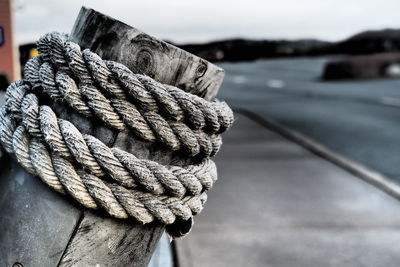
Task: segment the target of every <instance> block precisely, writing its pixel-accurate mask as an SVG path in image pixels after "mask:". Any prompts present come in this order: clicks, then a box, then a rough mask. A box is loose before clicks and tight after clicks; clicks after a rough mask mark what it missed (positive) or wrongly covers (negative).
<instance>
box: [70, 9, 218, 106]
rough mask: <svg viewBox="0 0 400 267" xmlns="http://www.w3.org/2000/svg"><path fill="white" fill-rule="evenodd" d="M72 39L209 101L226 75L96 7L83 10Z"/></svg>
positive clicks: (106, 56)
mask: <svg viewBox="0 0 400 267" xmlns="http://www.w3.org/2000/svg"><path fill="white" fill-rule="evenodd" d="M70 39H71V40H72V41H74V42H77V43H79V44H80V45H81V46H82V47H84V48H90V49H91V50H92V51H94V52H96V53H97V54H99V55H100V56H101V57H102V58H103V59H109V60H115V61H117V62H120V63H122V64H124V65H126V66H127V67H128V68H129V69H131V70H132V71H133V72H136V73H144V74H146V75H148V76H150V77H152V78H154V79H156V80H158V81H159V82H162V83H166V84H170V85H174V86H177V87H179V88H181V89H183V90H185V91H187V92H191V93H193V94H196V95H199V96H203V97H204V98H206V99H208V100H210V99H212V98H213V97H214V96H215V95H216V94H217V92H218V89H219V87H220V86H221V83H222V80H223V78H224V70H223V69H221V68H219V67H217V66H216V65H213V64H211V63H209V62H207V61H205V60H203V59H201V58H199V57H197V56H195V55H193V54H190V53H188V52H186V51H184V50H182V49H179V48H177V47H175V46H173V45H171V44H168V43H166V42H163V41H160V40H158V39H156V38H154V37H152V36H150V35H147V34H145V33H143V32H141V31H139V30H138V29H135V28H133V27H131V26H129V25H127V24H125V23H123V22H120V21H117V20H115V19H113V18H110V17H108V16H106V15H103V14H100V13H99V12H96V11H94V10H93V9H87V8H84V7H83V8H82V9H81V11H80V13H79V16H78V19H77V20H76V22H75V25H74V28H73V30H72V32H71V35H70Z"/></svg>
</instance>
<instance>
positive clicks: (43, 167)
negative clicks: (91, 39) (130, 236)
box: [0, 32, 234, 237]
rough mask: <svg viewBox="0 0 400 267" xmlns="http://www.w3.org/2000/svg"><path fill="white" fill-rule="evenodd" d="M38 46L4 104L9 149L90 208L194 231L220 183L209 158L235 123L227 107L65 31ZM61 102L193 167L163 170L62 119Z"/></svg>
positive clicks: (1, 124)
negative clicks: (103, 53) (106, 56)
mask: <svg viewBox="0 0 400 267" xmlns="http://www.w3.org/2000/svg"><path fill="white" fill-rule="evenodd" d="M37 47H38V51H39V56H37V57H34V58H32V59H30V60H29V61H28V62H27V64H26V66H25V69H24V79H23V80H21V81H16V82H14V83H12V84H11V85H10V86H9V87H8V89H7V93H6V105H5V106H4V107H2V108H0V143H1V145H2V147H3V148H4V150H5V151H7V152H8V153H10V154H13V155H14V156H15V158H16V159H17V161H18V162H19V163H20V165H21V166H22V167H23V168H24V169H25V170H26V171H27V172H29V173H31V174H32V175H35V176H38V177H40V179H41V180H42V181H43V182H45V183H46V184H47V185H49V186H50V187H51V188H52V189H54V190H56V191H57V192H59V193H62V194H65V195H69V196H71V197H72V198H74V199H75V200H76V201H77V202H78V203H80V204H81V205H82V206H84V207H85V208H89V209H101V210H104V211H105V212H107V213H108V214H109V215H111V216H113V217H115V218H119V219H128V218H133V219H134V220H135V221H138V222H140V223H143V224H145V223H150V222H153V221H159V222H162V223H164V224H166V225H167V228H166V229H167V231H168V233H169V234H170V235H171V236H172V237H181V236H184V235H185V234H187V233H188V232H189V231H190V229H191V227H192V224H193V220H192V218H193V216H194V215H196V214H198V213H199V212H200V211H201V210H202V209H203V206H204V203H205V201H206V199H207V195H206V192H207V191H208V190H209V189H210V188H211V187H212V185H213V184H214V182H215V181H216V180H217V171H216V166H215V163H214V162H213V161H212V160H211V159H210V157H212V156H214V155H215V154H216V153H217V151H218V150H219V148H220V146H221V136H220V135H221V133H223V132H224V131H226V130H227V129H228V128H229V127H230V126H231V125H232V123H233V120H234V118H233V113H232V110H231V109H230V108H229V107H228V105H227V104H226V103H225V102H220V101H217V100H214V101H207V100H205V99H203V98H201V97H198V96H196V95H193V94H190V93H187V92H184V91H183V90H181V89H179V88H176V87H174V86H170V85H166V84H161V83H159V82H157V81H155V80H153V79H152V78H150V77H147V76H145V75H142V74H136V73H133V72H131V71H130V70H129V69H128V68H127V67H125V66H124V65H122V64H120V63H117V62H114V61H106V60H102V59H101V58H100V57H99V56H98V55H97V54H95V53H93V52H91V51H90V50H88V49H86V50H83V51H82V50H81V48H80V47H79V45H77V44H76V43H73V42H70V41H68V40H67V36H66V35H63V34H60V33H55V32H53V33H49V34H46V35H44V36H43V37H41V38H40V39H39V41H38V42H37ZM49 102H50V105H49V104H48V103H49ZM46 104H48V105H46ZM55 104H56V105H55ZM57 105H58V106H60V105H65V106H66V107H67V108H69V109H72V110H74V111H76V112H77V113H78V114H80V115H82V116H84V117H86V118H89V119H90V120H93V121H99V122H101V123H102V124H104V125H105V126H107V127H108V128H110V129H113V130H115V131H117V132H127V133H129V135H131V136H134V137H135V138H137V139H138V140H141V141H142V142H145V143H149V144H154V145H155V147H159V148H160V149H161V148H162V149H163V150H162V151H169V152H168V153H175V154H179V155H184V158H185V162H186V163H185V164H178V163H177V164H161V163H158V162H157V161H155V160H151V159H147V158H139V157H138V156H137V155H134V154H132V153H130V152H127V151H124V150H122V149H120V148H117V147H112V148H110V147H108V146H107V145H106V144H105V143H103V142H102V141H100V140H99V139H97V138H96V137H94V136H92V135H89V134H86V133H83V132H81V131H80V130H78V128H79V126H78V125H74V124H73V123H72V122H70V121H68V120H66V119H62V118H60V117H59V114H57V109H54V106H57ZM50 106H52V107H53V108H52V107H50Z"/></svg>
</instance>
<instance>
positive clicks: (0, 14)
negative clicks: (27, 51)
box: [0, 0, 20, 89]
mask: <svg viewBox="0 0 400 267" xmlns="http://www.w3.org/2000/svg"><path fill="white" fill-rule="evenodd" d="M12 31H13V26H12V12H11V0H0V75H1V76H3V79H4V76H5V77H6V79H7V80H8V82H11V81H14V80H16V79H18V78H19V77H20V74H19V64H18V62H17V61H16V48H15V46H14V42H13V33H12ZM0 89H2V88H0Z"/></svg>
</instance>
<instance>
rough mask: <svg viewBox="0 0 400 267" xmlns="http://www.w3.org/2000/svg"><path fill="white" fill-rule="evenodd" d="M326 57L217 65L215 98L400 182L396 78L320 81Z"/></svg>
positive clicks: (399, 114) (399, 109)
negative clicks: (222, 73)
mask: <svg viewBox="0 0 400 267" xmlns="http://www.w3.org/2000/svg"><path fill="white" fill-rule="evenodd" d="M328 60H332V58H300V59H278V60H261V61H256V62H246V63H223V64H220V65H221V66H222V67H223V68H224V69H225V70H226V77H225V81H224V84H223V86H222V88H221V90H220V93H219V97H220V98H223V99H225V100H226V101H228V102H229V103H230V104H231V105H232V106H234V107H240V108H246V109H249V110H252V111H254V112H257V113H259V114H261V115H262V116H265V117H267V118H269V119H273V120H275V121H276V122H278V123H280V124H282V125H284V126H286V127H288V128H290V129H293V130H295V131H298V132H300V133H302V134H304V135H306V136H307V137H309V138H311V139H314V140H316V141H318V142H319V143H322V144H323V145H325V146H327V147H329V148H330V149H332V150H334V151H335V152H338V153H340V154H342V155H344V156H346V157H348V158H351V159H353V160H355V161H357V162H359V163H361V164H363V165H365V166H367V167H369V168H371V169H373V170H376V171H378V172H381V173H382V174H384V175H386V176H387V177H389V178H392V179H395V180H396V181H398V182H400V142H399V141H400V80H397V79H382V80H369V81H346V82H322V81H320V80H319V76H320V74H321V72H322V69H323V66H324V64H325V63H326V62H327V61H328Z"/></svg>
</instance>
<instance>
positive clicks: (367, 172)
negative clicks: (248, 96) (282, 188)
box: [234, 108, 400, 200]
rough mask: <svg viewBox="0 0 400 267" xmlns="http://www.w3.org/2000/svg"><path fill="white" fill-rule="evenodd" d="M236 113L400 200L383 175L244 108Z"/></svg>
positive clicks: (398, 190) (397, 189) (393, 185)
mask: <svg viewBox="0 0 400 267" xmlns="http://www.w3.org/2000/svg"><path fill="white" fill-rule="evenodd" d="M234 111H235V112H237V113H240V114H242V115H245V116H247V117H249V118H250V119H252V120H254V121H256V122H258V123H260V124H261V125H263V126H264V127H266V128H268V129H270V130H272V131H274V132H276V133H278V134H280V135H282V136H283V137H285V138H286V139H288V140H290V141H293V142H295V143H297V144H299V145H301V146H302V147H304V148H305V149H307V150H309V151H310V152H312V153H314V154H315V155H317V156H319V157H321V158H324V159H326V160H328V161H330V162H332V163H333V164H335V165H336V166H338V167H340V168H342V169H344V170H346V171H348V172H350V173H352V174H354V175H355V176H357V177H359V178H361V179H362V180H364V181H366V182H368V183H370V184H372V185H374V186H375V187H377V188H379V189H381V190H382V191H385V192H386V193H388V194H389V195H391V196H393V197H395V198H396V199H398V200H400V185H399V184H397V183H395V182H393V181H391V180H390V179H389V178H387V177H385V176H384V175H382V174H381V173H378V172H376V171H373V170H371V169H369V168H367V167H365V166H363V165H361V164H359V163H357V162H355V161H353V160H351V159H349V158H346V157H344V156H342V155H339V154H338V153H336V152H334V151H332V150H330V149H329V148H327V147H325V146H323V145H321V144H319V143H317V142H315V141H313V140H311V139H310V138H308V137H306V136H304V135H302V134H300V133H298V132H296V131H293V130H290V129H288V128H286V127H285V126H282V125H280V124H279V123H277V122H275V121H273V120H270V119H266V118H264V117H262V116H261V115H258V114H257V113H255V112H253V111H250V110H247V109H243V108H234Z"/></svg>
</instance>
